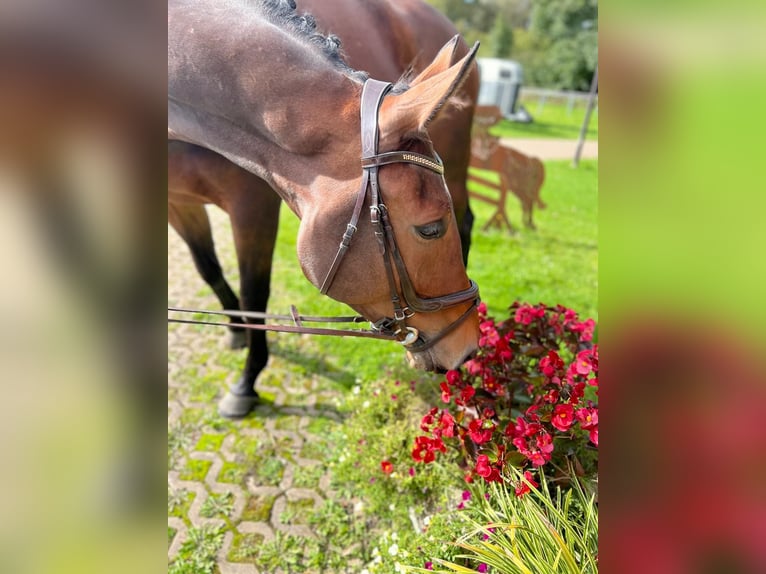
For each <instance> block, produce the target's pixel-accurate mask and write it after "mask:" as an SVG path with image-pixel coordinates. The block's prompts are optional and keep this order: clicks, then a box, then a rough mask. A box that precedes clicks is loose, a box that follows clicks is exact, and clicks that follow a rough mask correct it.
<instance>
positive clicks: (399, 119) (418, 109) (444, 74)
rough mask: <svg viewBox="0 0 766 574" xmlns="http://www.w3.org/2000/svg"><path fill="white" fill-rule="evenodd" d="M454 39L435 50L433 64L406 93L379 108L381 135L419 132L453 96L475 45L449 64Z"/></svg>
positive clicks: (455, 45)
mask: <svg viewBox="0 0 766 574" xmlns="http://www.w3.org/2000/svg"><path fill="white" fill-rule="evenodd" d="M457 41H458V36H455V37H454V38H452V40H450V41H449V42H447V44H446V45H445V46H444V47H443V48H442V49H441V50H440V51H439V53H438V54H437V56H436V58H435V59H434V61H433V62H431V64H430V65H429V66H428V67H427V68H426V69H425V70H423V72H421V73H420V74H419V75H418V76H417V77H416V78H415V79H414V80H412V82H411V83H410V86H409V88H408V89H407V91H405V92H403V93H401V94H398V95H391V96H389V97H386V98H385V99H384V100H383V105H382V106H381V109H380V127H381V131H382V132H383V133H384V134H385V133H392V132H400V133H401V132H404V133H408V132H414V131H421V130H423V129H425V127H426V126H427V125H428V124H429V123H430V122H431V121H432V120H433V119H434V118H435V117H436V115H437V114H438V113H439V111H440V110H441V109H442V108H443V107H444V105H445V103H447V102H448V101H449V99H450V98H451V97H452V96H454V95H455V93H456V92H457V90H458V88H460V85H461V84H462V83H463V81H464V80H465V79H466V77H467V76H468V74H469V73H470V71H471V64H472V63H473V60H474V58H475V57H476V51H477V50H478V49H479V43H478V42H476V44H474V46H473V48H471V50H469V52H468V53H467V54H466V55H465V56H463V58H461V59H460V60H459V61H457V62H455V63H454V64H451V62H452V60H453V58H454V55H455V49H456V47H457V45H458V43H457Z"/></svg>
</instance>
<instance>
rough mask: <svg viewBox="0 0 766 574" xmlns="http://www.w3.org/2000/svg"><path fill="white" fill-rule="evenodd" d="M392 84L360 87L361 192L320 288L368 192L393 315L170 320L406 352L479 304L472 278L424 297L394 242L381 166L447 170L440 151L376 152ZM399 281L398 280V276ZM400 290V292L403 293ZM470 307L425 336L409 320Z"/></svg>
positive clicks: (251, 314)
mask: <svg viewBox="0 0 766 574" xmlns="http://www.w3.org/2000/svg"><path fill="white" fill-rule="evenodd" d="M390 89H391V84H390V83H388V82H380V81H378V80H372V79H369V80H367V81H366V82H365V84H364V87H363V89H362V102H361V126H362V129H361V131H362V185H361V189H360V190H359V193H358V194H357V198H356V202H355V204H354V210H353V212H352V214H351V219H350V220H349V222H348V224H347V225H346V231H345V232H344V233H343V237H342V239H341V241H340V244H339V246H338V252H337V253H336V254H335V258H334V259H333V262H332V264H331V265H330V269H329V270H328V272H327V275H326V276H325V278H324V281H322V285H321V287H320V292H321V293H322V294H323V295H325V294H327V292H328V291H329V289H330V287H331V286H332V283H333V280H334V279H335V275H336V274H337V272H338V269H339V268H340V265H341V262H342V261H343V257H344V256H345V254H346V252H347V251H348V249H349V247H350V246H351V240H352V239H353V237H354V234H355V233H356V231H357V224H358V223H359V217H360V216H361V213H362V208H363V207H364V204H365V202H366V200H367V198H368V197H369V209H370V222H371V223H372V227H373V231H374V233H375V238H376V239H377V241H378V247H379V251H380V254H381V256H382V257H383V262H384V267H385V269H386V278H387V280H388V285H389V290H390V297H391V303H392V305H393V309H394V316H393V317H383V318H381V319H379V320H377V321H375V322H371V323H370V327H371V328H370V330H363V329H334V328H325V327H306V326H304V325H303V323H311V322H319V323H362V322H366V321H367V319H365V318H364V317H361V316H349V317H315V316H302V315H299V314H298V311H297V309H295V307H294V306H292V307H291V308H290V311H291V314H290V315H273V314H268V313H260V312H255V311H231V310H224V311H204V310H198V309H185V308H178V307H168V311H169V312H171V311H172V312H177V313H205V314H209V315H223V316H226V317H239V318H246V319H256V320H267V319H274V320H292V321H293V324H292V325H274V324H262V323H242V324H239V323H237V324H232V323H224V322H217V321H198V320H196V319H176V318H170V317H169V318H168V322H173V323H192V324H199V325H220V326H225V327H233V328H243V329H253V330H258V331H277V332H285V333H303V334H309V335H333V336H338V337H367V338H374V339H387V340H395V341H398V342H399V343H401V344H402V345H403V346H404V347H406V348H407V350H408V351H411V352H421V351H425V350H426V349H429V348H430V347H432V346H434V345H435V344H436V343H438V342H439V341H440V340H442V339H443V338H444V337H446V336H447V335H449V334H450V333H451V332H453V331H454V330H455V329H457V328H458V327H459V326H460V325H461V324H462V323H463V322H464V321H465V320H466V319H467V318H468V317H469V316H470V315H471V312H472V311H473V310H474V309H475V308H476V306H477V305H478V303H479V287H478V285H476V283H475V282H474V281H473V280H470V279H469V286H468V288H467V289H463V290H462V291H457V292H455V293H450V294H447V295H442V296H439V297H432V298H421V297H420V296H419V295H418V294H417V291H416V290H415V287H414V285H413V284H412V281H411V280H410V276H409V274H408V273H407V267H406V265H405V263H404V259H403V258H402V256H401V253H400V252H399V248H398V246H397V244H396V237H395V236H394V230H393V227H392V226H391V221H390V219H389V217H388V209H386V205H385V204H384V203H383V199H382V196H381V190H380V186H379V184H378V169H379V168H380V167H381V166H384V165H389V164H392V163H411V164H414V165H417V166H419V167H422V168H425V169H428V170H431V171H433V172H435V173H437V174H439V175H443V174H444V167H443V165H442V162H441V159H440V158H439V156H438V155H437V156H436V157H435V158H431V157H428V156H425V155H422V154H419V153H415V152H409V151H392V152H385V153H378V135H379V134H378V112H379V110H380V104H381V102H382V101H383V97H384V96H385V95H386V93H387V92H388V91H389V90H390ZM394 269H396V275H398V278H399V281H398V285H397V281H396V277H395V274H394ZM400 291H401V296H400ZM469 302H470V305H469V307H468V308H467V309H466V310H465V311H464V312H463V313H462V314H461V315H460V317H458V318H457V319H456V320H455V321H453V322H452V323H450V324H449V325H448V326H447V327H445V328H444V329H443V330H442V331H440V332H439V333H437V334H436V335H434V336H432V337H430V338H429V339H428V340H425V339H424V338H423V337H422V336H421V335H420V333H419V331H418V330H417V329H416V328H415V327H410V326H408V325H407V319H409V318H411V317H413V316H414V315H415V313H435V312H438V311H441V310H442V309H446V308H449V307H454V306H456V305H460V304H462V303H469Z"/></svg>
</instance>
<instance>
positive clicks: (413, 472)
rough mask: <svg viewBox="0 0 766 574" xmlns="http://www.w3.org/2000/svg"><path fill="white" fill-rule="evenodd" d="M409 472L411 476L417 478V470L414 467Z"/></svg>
mask: <svg viewBox="0 0 766 574" xmlns="http://www.w3.org/2000/svg"><path fill="white" fill-rule="evenodd" d="M407 472H408V473H409V475H410V476H415V468H414V467H412V466H411V467H410V470H408V471H407Z"/></svg>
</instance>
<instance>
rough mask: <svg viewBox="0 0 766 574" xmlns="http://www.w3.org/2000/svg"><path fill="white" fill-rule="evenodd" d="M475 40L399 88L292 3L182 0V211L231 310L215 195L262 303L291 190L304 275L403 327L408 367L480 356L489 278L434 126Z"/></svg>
mask: <svg viewBox="0 0 766 574" xmlns="http://www.w3.org/2000/svg"><path fill="white" fill-rule="evenodd" d="M476 48H477V47H474V48H473V49H472V50H469V51H468V50H465V49H464V45H463V44H462V43H461V42H460V41H459V37H458V36H455V37H453V38H452V39H451V40H449V41H447V42H446V43H445V44H444V45H443V47H442V49H441V50H440V51H439V52H438V54H436V56H435V57H434V58H433V59H432V61H430V62H429V63H428V65H426V66H424V67H423V69H422V70H420V71H419V73H418V74H417V75H415V74H412V77H411V78H410V79H407V78H405V79H402V80H400V81H398V82H397V83H396V84H394V85H391V84H390V83H389V82H381V81H377V80H372V79H370V78H369V76H368V74H366V73H364V72H359V71H356V70H355V69H353V68H351V67H350V66H348V65H347V64H346V63H345V62H344V61H343V59H342V58H341V56H340V53H339V42H338V40H337V39H336V38H335V37H333V36H325V35H323V34H321V33H319V32H318V31H317V30H316V25H315V21H314V19H313V18H311V17H309V16H307V15H301V14H299V13H298V12H297V10H296V7H295V4H294V2H290V1H277V0H269V1H265V2H261V3H259V4H253V3H248V2H236V1H230V2H212V0H202V1H195V2H189V1H187V0H172V1H171V2H169V4H168V139H169V140H170V141H169V146H168V150H169V185H168V187H169V219H170V221H171V224H173V225H174V227H175V228H176V229H177V230H179V233H180V234H181V236H182V237H183V238H184V239H186V240H187V242H188V243H189V244H190V247H191V248H192V253H193V256H194V258H195V263H196V264H197V266H198V268H199V269H200V271H201V272H202V273H203V278H205V279H206V280H207V281H208V283H210V284H211V286H213V288H214V290H215V291H216V294H217V295H218V296H219V298H220V299H221V302H222V303H223V304H224V306H225V307H227V308H237V307H238V305H235V304H234V303H235V301H236V298H235V297H234V295H233V292H232V291H231V289H230V288H228V286H227V285H224V284H225V281H224V282H222V274H221V272H220V266H219V265H218V263H217V261H216V260H215V259H214V251H213V250H212V241H210V242H206V241H207V240H206V239H205V238H206V237H208V236H209V223H208V222H207V216H206V215H205V216H204V217H203V216H202V213H203V210H204V208H203V207H202V204H203V203H214V204H216V205H218V206H219V207H221V208H222V209H223V210H224V211H226V212H227V213H228V214H229V216H230V219H231V222H232V229H233V233H234V240H235V246H236V249H237V256H238V259H239V265H240V272H241V276H242V277H243V281H242V289H241V297H242V301H241V307H242V308H244V309H254V310H263V309H265V305H266V301H267V299H268V295H269V276H270V269H271V255H272V250H273V244H274V236H275V234H276V224H277V221H276V219H277V218H276V217H275V213H276V212H277V210H278V208H279V200H280V199H281V200H282V201H283V202H284V203H285V204H287V206H288V207H289V208H290V209H291V210H292V211H293V212H294V213H295V214H296V215H297V216H298V218H299V219H300V221H301V223H300V228H299V232H298V241H297V254H298V260H299V263H300V265H301V268H302V271H303V273H304V275H305V276H306V278H307V279H308V280H309V281H310V282H311V283H312V284H314V285H315V286H316V287H317V288H319V290H320V292H321V293H324V294H326V295H328V296H330V297H332V298H333V299H336V300H338V301H341V302H343V303H345V304H347V305H349V306H350V307H351V308H353V309H354V310H355V311H357V312H358V313H360V314H361V315H362V316H364V317H365V318H366V319H367V320H370V321H371V322H372V323H373V324H374V325H375V326H376V328H378V329H380V330H385V331H388V332H390V333H391V334H392V336H395V337H396V338H397V339H398V340H399V341H400V342H401V343H402V344H403V345H404V347H405V350H406V352H407V358H408V360H409V362H410V364H411V366H413V367H415V368H419V369H424V370H440V371H443V370H446V369H451V368H455V367H457V366H458V365H459V364H461V363H462V362H463V361H464V360H465V359H466V358H467V357H469V356H470V355H472V354H473V353H474V352H475V350H476V348H477V342H478V315H477V313H476V304H477V300H478V299H477V296H478V288H477V286H476V285H475V283H473V282H472V281H470V280H469V279H468V277H467V275H466V271H465V265H464V262H463V251H462V245H461V240H460V234H459V229H458V224H457V220H456V217H455V212H454V210H453V207H452V200H451V198H450V195H449V192H448V189H447V186H446V184H445V179H444V176H443V173H444V169H443V167H442V162H441V160H440V158H439V156H438V155H437V154H436V153H435V152H434V148H433V144H432V143H431V140H430V137H429V134H430V133H431V132H432V131H438V130H448V127H444V126H443V125H442V124H444V123H447V124H449V123H450V122H449V120H450V119H451V116H449V114H447V113H445V111H447V112H448V111H449V110H450V109H451V108H454V107H455V106H456V105H459V103H456V102H455V95H456V94H457V93H458V90H459V89H460V87H461V85H462V84H463V82H465V81H466V79H467V78H469V77H470V76H471V75H472V73H473V68H474V63H473V62H474V58H475V53H476ZM360 158H361V159H362V165H361V166H360V164H359V161H360ZM378 172H379V173H378ZM271 190H273V191H274V192H276V194H274V193H273V192H272V191H271ZM383 198H384V199H385V203H383ZM363 206H366V207H367V209H369V211H370V218H369V219H366V218H361V217H360V214H361V212H362V209H363ZM179 222H181V223H179ZM190 223H191V224H190ZM189 224H190V225H189ZM344 232H345V233H344ZM352 239H353V243H352ZM195 242H196V245H195ZM210 253H213V258H211V257H210V256H209V254H210ZM375 254H377V255H376V256H375ZM248 337H249V341H248V342H249V347H250V352H249V354H248V359H247V363H246V366H245V370H244V372H243V374H242V376H241V377H240V379H239V381H238V382H237V383H236V384H235V385H234V386H233V387H232V389H231V390H230V391H229V393H228V394H227V395H226V396H225V397H224V398H223V400H222V401H221V402H220V403H219V410H220V412H221V414H223V415H225V416H230V417H238V416H244V415H245V414H247V413H248V412H249V411H250V410H251V409H252V407H253V406H254V405H255V404H256V403H257V401H258V393H257V391H256V390H255V379H256V377H257V375H258V373H260V371H261V370H262V369H263V368H264V367H265V365H266V361H267V359H268V349H267V346H266V341H265V337H264V334H263V333H262V332H253V331H248Z"/></svg>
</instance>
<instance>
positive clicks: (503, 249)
mask: <svg viewBox="0 0 766 574" xmlns="http://www.w3.org/2000/svg"><path fill="white" fill-rule="evenodd" d="M545 168H546V179H545V183H544V185H543V188H542V192H541V197H542V199H543V201H545V202H546V203H547V205H548V207H547V208H546V209H544V210H535V214H534V219H535V223H536V225H537V230H536V231H530V230H527V229H525V228H523V227H522V225H521V207H520V204H519V202H518V201H517V200H516V198H515V197H510V198H509V199H508V206H507V212H508V215H509V218H510V219H511V222H512V223H513V224H514V225H515V226H516V227H517V228H519V232H518V233H517V234H516V235H514V236H511V235H509V234H508V233H507V232H506V231H501V230H489V231H488V232H483V231H481V227H482V226H483V225H484V223H485V222H486V221H487V219H488V218H489V216H490V215H491V213H492V208H491V207H490V206H489V205H485V204H483V203H481V202H478V201H474V202H473V203H472V209H473V210H474V213H475V216H476V221H475V224H474V230H473V244H472V248H471V253H470V256H469V262H468V273H469V275H470V276H471V277H472V278H473V279H474V280H475V281H477V283H478V284H479V287H480V289H481V296H482V299H483V300H484V301H485V302H486V303H487V306H488V308H489V311H490V314H492V315H494V316H495V317H497V318H498V319H501V318H503V317H505V316H506V313H507V311H506V310H507V308H508V306H509V305H510V304H511V303H512V302H513V301H515V300H520V301H526V302H530V303H539V302H543V303H547V304H554V305H555V304H558V303H560V304H562V305H566V306H568V307H571V308H573V309H574V310H575V311H577V312H578V313H580V315H581V317H583V318H585V317H592V318H594V319H598V317H597V306H596V305H597V286H598V285H597V262H598V256H597V226H596V211H597V209H596V206H597V184H598V180H597V168H598V163H597V161H583V162H581V164H580V167H579V168H577V169H574V168H572V167H571V164H570V162H568V161H550V162H546V163H545ZM298 223H299V222H298V220H297V218H296V217H295V216H294V215H293V214H292V212H290V211H289V210H288V209H284V208H283V209H282V212H281V215H280V227H279V237H278V240H277V246H276V250H275V255H274V272H273V277H272V295H271V299H270V301H269V308H270V310H271V311H273V312H285V311H287V310H288V309H289V306H290V304H295V305H296V306H297V307H298V309H299V310H300V311H301V313H304V314H321V315H327V314H348V313H349V312H350V311H349V309H348V308H347V307H346V306H345V305H342V304H340V303H337V302H335V301H333V300H331V299H329V298H327V297H323V296H322V295H320V294H319V292H318V290H317V289H316V288H315V287H313V286H312V285H311V284H310V283H309V282H308V281H307V280H306V279H305V277H304V276H303V274H302V272H301V270H300V267H299V265H298V262H297V257H296V254H295V240H296V236H297V230H298ZM232 279H233V278H232ZM270 337H273V339H272V340H273V341H275V343H274V344H272V350H273V352H274V353H275V354H281V355H283V356H285V357H288V358H291V359H292V360H295V361H297V362H300V363H301V364H303V365H304V367H305V369H306V372H312V371H314V370H315V369H320V370H321V371H322V372H326V373H332V374H333V377H334V378H335V379H336V380H337V381H338V382H339V383H341V384H342V385H344V386H347V387H350V386H352V385H353V384H354V383H355V382H356V381H357V380H375V379H380V378H381V377H382V376H386V375H389V376H390V377H393V378H400V379H403V380H412V379H419V378H421V377H428V375H423V374H422V373H420V372H416V371H412V370H410V369H409V367H407V366H406V365H405V364H404V353H403V352H402V350H401V348H400V346H399V345H398V344H396V343H389V342H386V341H370V340H368V339H351V338H335V337H332V338H330V337H313V338H312V339H310V340H308V341H306V340H305V339H306V338H305V337H300V338H299V337H294V336H291V335H270ZM307 345H308V347H307Z"/></svg>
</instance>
